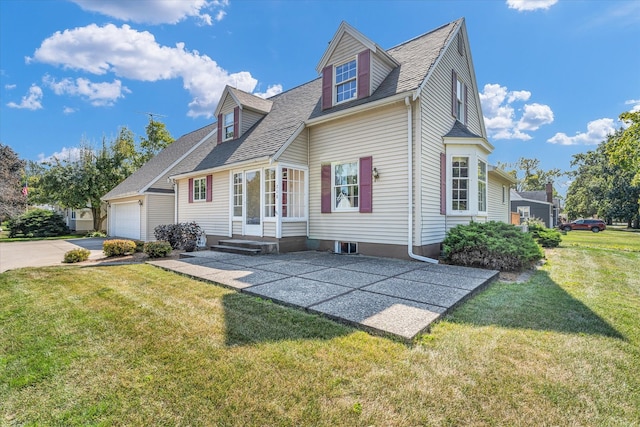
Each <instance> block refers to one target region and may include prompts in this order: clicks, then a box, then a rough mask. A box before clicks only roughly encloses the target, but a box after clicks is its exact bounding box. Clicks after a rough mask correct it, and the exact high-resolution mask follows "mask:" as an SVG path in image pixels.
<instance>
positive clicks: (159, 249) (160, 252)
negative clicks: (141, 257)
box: [144, 241, 173, 258]
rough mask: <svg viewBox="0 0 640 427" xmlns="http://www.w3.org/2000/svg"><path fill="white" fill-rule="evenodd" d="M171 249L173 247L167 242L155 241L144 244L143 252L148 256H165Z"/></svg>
mask: <svg viewBox="0 0 640 427" xmlns="http://www.w3.org/2000/svg"><path fill="white" fill-rule="evenodd" d="M172 250H173V248H172V247H171V244H170V243H169V242H164V241H157V242H147V243H145V244H144V253H145V254H147V255H148V256H149V258H162V257H166V256H168V255H169V254H170V253H171V251H172Z"/></svg>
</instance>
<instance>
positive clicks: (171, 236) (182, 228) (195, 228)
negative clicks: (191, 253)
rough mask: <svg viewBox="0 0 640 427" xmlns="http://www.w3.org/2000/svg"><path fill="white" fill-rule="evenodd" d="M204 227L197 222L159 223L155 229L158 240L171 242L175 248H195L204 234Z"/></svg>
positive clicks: (154, 232)
mask: <svg viewBox="0 0 640 427" xmlns="http://www.w3.org/2000/svg"><path fill="white" fill-rule="evenodd" d="M202 232H203V230H202V228H201V227H200V226H199V225H198V224H197V223H195V222H181V223H180V224H166V225H159V226H157V227H156V228H154V229H153V234H154V235H155V236H156V240H160V241H166V242H169V244H170V245H171V247H172V248H173V249H180V248H190V247H191V245H193V246H192V247H191V249H194V248H195V243H196V242H197V241H198V238H199V237H200V235H201V234H202Z"/></svg>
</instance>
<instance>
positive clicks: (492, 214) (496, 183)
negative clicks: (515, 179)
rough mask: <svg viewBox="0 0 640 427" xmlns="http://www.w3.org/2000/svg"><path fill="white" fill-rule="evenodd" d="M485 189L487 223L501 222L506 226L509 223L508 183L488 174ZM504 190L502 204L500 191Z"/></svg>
mask: <svg viewBox="0 0 640 427" xmlns="http://www.w3.org/2000/svg"><path fill="white" fill-rule="evenodd" d="M488 178H489V183H488V189H487V193H488V195H487V203H488V212H487V213H488V215H489V221H501V222H506V223H507V224H508V223H509V222H510V221H511V212H510V204H509V183H508V182H507V181H505V180H502V179H500V178H499V177H496V176H494V175H493V174H489V177H488ZM503 188H504V193H505V196H504V203H503V202H502V189H503Z"/></svg>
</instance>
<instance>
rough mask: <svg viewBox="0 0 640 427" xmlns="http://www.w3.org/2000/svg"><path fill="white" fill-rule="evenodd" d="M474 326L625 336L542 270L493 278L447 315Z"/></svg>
mask: <svg viewBox="0 0 640 427" xmlns="http://www.w3.org/2000/svg"><path fill="white" fill-rule="evenodd" d="M447 320H449V321H452V322H457V323H465V324H472V325H477V326H488V325H497V326H501V327H504V328H513V329H532V330H539V331H557V332H561V333H567V334H588V335H603V336H607V337H612V338H617V339H621V340H625V341H626V338H625V336H624V335H622V334H621V333H620V332H618V331H617V330H616V329H615V328H613V327H612V326H611V325H610V324H609V323H607V321H606V320H604V319H603V318H602V317H600V316H599V315H598V314H596V313H594V312H593V311H592V310H591V309H590V308H589V307H587V306H586V305H584V304H583V303H582V302H581V301H580V300H578V299H576V298H574V297H573V296H571V295H570V294H568V293H567V292H566V291H565V290H564V289H562V287H561V286H559V285H558V284H557V283H555V282H554V281H553V280H552V279H551V277H549V274H548V273H547V272H545V271H538V272H537V273H536V274H535V275H534V276H533V277H532V278H531V279H530V280H529V281H527V282H524V283H504V282H496V283H494V284H493V285H491V286H490V287H489V288H488V289H487V290H486V291H485V292H482V293H481V294H479V295H477V296H475V297H474V298H473V299H471V300H469V301H468V302H466V303H465V304H463V305H462V306H460V307H459V308H458V309H456V310H455V311H454V312H453V313H452V314H451V315H449V316H448V317H447Z"/></svg>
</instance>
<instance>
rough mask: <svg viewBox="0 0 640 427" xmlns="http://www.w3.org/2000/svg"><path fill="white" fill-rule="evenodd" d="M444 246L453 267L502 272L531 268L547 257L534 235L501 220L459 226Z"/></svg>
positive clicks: (449, 234) (448, 234) (445, 241)
mask: <svg viewBox="0 0 640 427" xmlns="http://www.w3.org/2000/svg"><path fill="white" fill-rule="evenodd" d="M443 246H444V252H445V260H446V261H447V262H449V263H451V264H456V265H463V266H467V267H478V268H487V269H494V270H501V271H519V270H523V269H526V268H530V267H531V266H533V265H534V264H535V263H536V262H538V261H539V260H541V259H542V258H543V256H544V253H543V252H542V248H540V246H539V245H538V244H537V243H536V242H535V241H534V240H533V237H532V235H531V234H530V233H523V232H522V231H520V229H518V228H517V227H516V226H514V225H511V224H505V223H503V222H497V221H490V222H486V223H479V222H472V223H470V224H468V225H458V226H456V227H454V228H452V229H451V230H449V232H448V233H447V236H446V238H445V240H444V242H443Z"/></svg>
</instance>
